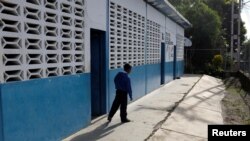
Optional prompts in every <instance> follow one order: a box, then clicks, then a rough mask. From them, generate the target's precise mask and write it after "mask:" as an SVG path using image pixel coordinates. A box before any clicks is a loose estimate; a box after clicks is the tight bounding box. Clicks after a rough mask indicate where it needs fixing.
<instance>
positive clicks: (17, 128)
mask: <svg viewBox="0 0 250 141" xmlns="http://www.w3.org/2000/svg"><path fill="white" fill-rule="evenodd" d="M1 87H2V90H1V93H0V94H1V104H2V120H3V126H1V127H3V129H4V130H3V136H4V139H3V140H4V141H19V140H23V141H57V140H58V141H59V140H61V139H63V138H64V137H67V136H68V135H70V134H72V133H74V132H76V131H77V130H79V129H81V128H84V127H85V126H87V125H88V124H89V123H90V120H91V117H90V116H91V113H90V108H91V107H90V105H91V103H90V101H91V100H90V74H81V75H73V76H62V77H54V78H46V79H39V80H31V81H24V82H15V83H6V84H2V85H1ZM0 124H1V123H0ZM0 135H1V134H0ZM1 141H2V140H1Z"/></svg>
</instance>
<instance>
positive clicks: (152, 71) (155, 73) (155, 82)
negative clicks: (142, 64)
mask: <svg viewBox="0 0 250 141" xmlns="http://www.w3.org/2000/svg"><path fill="white" fill-rule="evenodd" d="M146 68H147V72H146V74H147V76H146V77H147V82H146V84H147V85H146V89H147V90H146V93H150V92H152V91H153V90H155V89H157V88H159V87H160V85H161V64H152V65H146Z"/></svg>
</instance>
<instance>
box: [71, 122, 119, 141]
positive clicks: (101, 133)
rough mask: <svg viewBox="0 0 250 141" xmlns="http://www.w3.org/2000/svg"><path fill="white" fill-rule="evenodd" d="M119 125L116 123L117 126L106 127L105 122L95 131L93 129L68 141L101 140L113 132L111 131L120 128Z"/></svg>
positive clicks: (107, 123)
mask: <svg viewBox="0 0 250 141" xmlns="http://www.w3.org/2000/svg"><path fill="white" fill-rule="evenodd" d="M121 124H122V123H117V124H114V125H112V126H108V125H109V122H106V123H103V124H101V125H100V126H99V127H97V128H96V129H94V130H92V131H90V132H88V133H85V134H82V135H79V136H77V137H75V138H73V139H71V140H70V141H96V140H98V139H101V138H103V137H105V136H107V135H109V134H111V133H112V132H114V130H113V129H115V128H116V127H118V126H120V125H121Z"/></svg>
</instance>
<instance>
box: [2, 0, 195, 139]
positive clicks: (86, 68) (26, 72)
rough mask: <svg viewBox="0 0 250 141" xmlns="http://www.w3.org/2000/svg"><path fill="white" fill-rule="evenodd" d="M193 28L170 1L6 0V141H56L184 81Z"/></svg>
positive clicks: (3, 91)
mask: <svg viewBox="0 0 250 141" xmlns="http://www.w3.org/2000/svg"><path fill="white" fill-rule="evenodd" d="M190 26H191V25H190V23H189V22H188V21H187V20H186V19H185V18H184V17H182V16H181V15H180V14H179V13H178V12H177V11H176V10H175V9H174V8H173V7H172V6H171V4H169V3H168V2H167V1H165V0H150V1H149V0H148V1H147V0H126V1H125V0H18V1H17V0H2V1H0V40H1V41H0V140H1V141H19V140H25V141H29V140H32V141H33V140H36V141H45V140H46V141H50V140H51V141H54V140H61V139H63V138H65V137H67V136H68V135H70V134H72V133H73V132H75V131H77V130H79V129H81V128H84V127H86V126H87V125H88V124H89V123H90V121H91V118H93V117H96V116H100V115H103V114H106V113H107V112H108V110H109V109H110V107H111V104H112V101H113V99H114V97H115V87H114V83H113V79H114V76H115V75H116V74H117V72H119V71H122V67H123V65H124V63H129V64H131V65H132V66H133V70H132V74H131V75H130V78H131V81H132V89H133V98H134V99H138V98H141V97H143V96H145V95H146V94H147V93H149V92H151V91H153V90H155V89H157V88H159V87H160V85H162V84H166V83H168V82H170V81H171V80H173V79H175V78H177V77H180V76H182V74H183V66H184V54H183V53H184V29H185V28H188V27H190Z"/></svg>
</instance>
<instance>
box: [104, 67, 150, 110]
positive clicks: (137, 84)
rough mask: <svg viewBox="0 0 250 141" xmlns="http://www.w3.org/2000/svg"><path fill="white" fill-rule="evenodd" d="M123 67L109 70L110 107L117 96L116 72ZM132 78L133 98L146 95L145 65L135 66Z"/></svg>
mask: <svg viewBox="0 0 250 141" xmlns="http://www.w3.org/2000/svg"><path fill="white" fill-rule="evenodd" d="M120 71H123V69H115V70H110V71H109V94H108V95H109V96H108V97H109V104H108V105H109V106H108V108H109V109H110V108H111V106H112V103H113V100H114V98H115V84H114V78H115V76H116V74H117V73H118V72H120ZM129 77H130V79H131V85H132V91H133V99H134V100H136V99H138V98H140V97H142V96H144V95H145V93H146V92H145V85H146V84H145V66H137V67H133V69H132V73H131V74H130V75H129Z"/></svg>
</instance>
